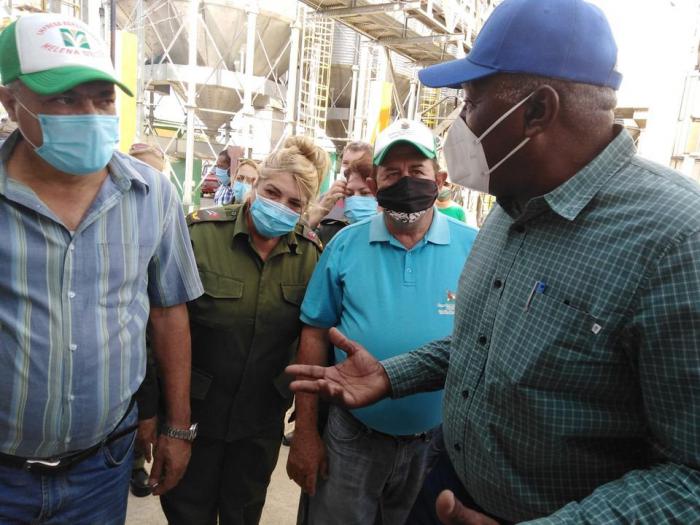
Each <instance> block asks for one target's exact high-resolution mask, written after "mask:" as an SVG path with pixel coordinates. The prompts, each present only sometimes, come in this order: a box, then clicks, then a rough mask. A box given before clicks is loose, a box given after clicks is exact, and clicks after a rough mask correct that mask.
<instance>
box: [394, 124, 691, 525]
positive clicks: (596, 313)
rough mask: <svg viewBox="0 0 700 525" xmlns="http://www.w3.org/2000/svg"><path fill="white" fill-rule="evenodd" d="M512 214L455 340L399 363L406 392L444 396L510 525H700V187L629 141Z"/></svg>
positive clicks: (485, 250)
mask: <svg viewBox="0 0 700 525" xmlns="http://www.w3.org/2000/svg"><path fill="white" fill-rule="evenodd" d="M500 204H501V205H499V206H497V207H496V208H495V209H494V210H493V211H492V212H491V214H490V215H489V217H488V219H487V221H486V223H485V224H484V227H483V228H482V230H481V232H480V233H479V236H478V237H477V240H476V243H475V244H474V248H473V249H472V251H471V254H470V257H469V260H468V261H467V264H466V266H465V268H464V272H463V273H462V277H461V278H460V283H459V289H458V291H457V305H456V312H455V328H454V332H453V335H452V338H451V340H450V339H447V340H444V341H441V342H435V343H432V344H429V345H428V346H426V347H424V348H423V349H421V350H418V351H415V352H412V353H410V354H407V355H405V356H400V357H397V358H394V359H393V360H392V361H391V362H386V363H385V368H386V369H387V373H388V374H389V377H390V379H391V384H392V388H393V394H394V395H406V394H409V393H412V392H415V391H416V390H420V389H423V388H426V387H433V388H439V387H441V386H442V385H443V384H444V386H445V401H444V404H443V415H444V428H445V444H446V446H447V449H448V451H449V455H450V459H451V460H452V463H453V465H454V466H455V469H456V471H457V473H458V474H459V477H460V478H461V480H462V482H463V483H464V485H465V487H466V489H467V490H468V491H469V493H470V494H471V496H472V497H473V498H474V500H475V501H476V502H477V503H478V504H479V505H481V506H482V507H483V508H485V509H486V510H487V511H489V512H491V513H493V514H495V515H497V516H500V517H502V518H505V519H508V520H511V521H517V522H521V521H524V520H528V519H536V518H541V519H537V520H536V523H537V524H538V525H545V524H546V525H554V524H557V525H558V524H569V523H571V524H584V523H590V524H602V523H606V524H608V523H610V524H613V523H615V524H622V523H639V524H650V525H651V524H658V523H700V507H699V506H698V494H700V187H698V185H697V184H695V183H694V182H693V181H691V180H690V179H688V178H686V177H683V176H681V175H680V174H678V173H675V172H673V171H672V170H670V169H668V168H664V167H662V166H659V165H656V164H653V163H651V162H648V161H646V160H644V159H642V158H640V157H638V156H636V155H635V150H634V144H633V143H632V139H631V138H630V137H629V135H628V134H627V133H626V132H625V131H621V132H619V133H618V135H617V137H616V138H615V139H614V140H613V141H612V142H611V143H610V144H609V145H608V147H607V148H605V150H603V151H602V152H601V153H600V154H599V155H598V156H597V157H596V158H595V159H594V160H593V161H592V162H591V163H589V164H588V165H587V166H586V167H585V168H583V169H582V170H581V171H580V172H578V173H577V174H576V175H575V176H574V177H572V178H571V179H569V180H568V181H566V182H565V183H564V184H562V185H561V186H559V187H558V188H556V189H554V190H553V191H551V192H550V193H548V194H546V195H543V196H541V197H537V198H534V199H532V200H530V202H528V203H527V205H526V206H525V207H524V209H523V211H522V213H517V212H516V211H515V210H513V209H512V208H510V207H509V206H508V203H500ZM445 374H446V382H445ZM545 516H546V517H545Z"/></svg>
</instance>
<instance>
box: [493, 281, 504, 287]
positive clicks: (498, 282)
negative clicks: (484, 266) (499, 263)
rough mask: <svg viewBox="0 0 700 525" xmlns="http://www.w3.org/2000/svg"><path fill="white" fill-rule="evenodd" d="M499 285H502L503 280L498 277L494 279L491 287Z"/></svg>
mask: <svg viewBox="0 0 700 525" xmlns="http://www.w3.org/2000/svg"><path fill="white" fill-rule="evenodd" d="M501 286H503V281H501V280H500V279H496V280H495V281H494V282H493V287H494V288H500V287H501Z"/></svg>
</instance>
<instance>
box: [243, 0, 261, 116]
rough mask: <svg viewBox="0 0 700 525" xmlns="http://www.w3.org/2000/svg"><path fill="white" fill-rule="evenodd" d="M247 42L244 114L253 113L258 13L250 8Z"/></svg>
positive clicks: (248, 12)
mask: <svg viewBox="0 0 700 525" xmlns="http://www.w3.org/2000/svg"><path fill="white" fill-rule="evenodd" d="M247 14H248V23H247V25H246V41H245V86H243V112H244V113H247V114H252V113H253V76H254V75H255V70H254V66H255V24H256V21H257V17H258V12H257V11H256V10H255V9H254V8H253V7H252V6H250V7H249V8H248V11H247Z"/></svg>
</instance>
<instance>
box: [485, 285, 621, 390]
mask: <svg viewBox="0 0 700 525" xmlns="http://www.w3.org/2000/svg"><path fill="white" fill-rule="evenodd" d="M520 315H521V316H522V317H521V319H520V320H519V322H516V323H512V322H511V323H510V328H509V327H508V326H507V323H501V333H502V334H503V339H502V340H501V341H500V344H499V341H498V337H496V340H494V345H495V348H494V351H495V355H496V360H497V361H498V362H499V364H500V366H499V368H501V370H502V371H503V372H504V373H505V374H506V376H508V378H509V380H510V381H511V382H512V383H515V384H519V385H521V386H528V387H536V388H538V389H547V390H555V391H556V390H561V389H562V388H565V389H566V390H567V391H570V390H572V389H574V390H578V389H579V388H581V389H588V388H590V387H591V385H592V384H594V383H596V382H597V381H598V379H599V378H600V374H599V371H600V370H601V369H602V368H604V367H603V365H605V366H607V365H609V361H610V360H611V359H612V356H611V355H610V354H609V352H607V351H606V350H605V349H606V347H607V345H605V344H601V343H602V339H603V338H605V337H607V333H606V331H605V329H604V326H605V323H604V322H603V321H602V320H600V319H596V318H594V317H593V316H592V315H590V314H589V313H587V312H586V311H584V310H582V309H579V308H576V307H574V306H571V304H568V301H564V300H561V299H559V298H557V297H551V296H548V295H545V294H535V295H534V296H533V298H532V301H531V302H530V304H529V306H528V307H527V309H526V310H525V311H523V312H522V313H521V314H520ZM496 334H498V327H496V330H495V331H494V335H496ZM499 348H501V349H503V350H505V351H499Z"/></svg>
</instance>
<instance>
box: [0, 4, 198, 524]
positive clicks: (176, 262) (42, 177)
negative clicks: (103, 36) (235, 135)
mask: <svg viewBox="0 0 700 525" xmlns="http://www.w3.org/2000/svg"><path fill="white" fill-rule="evenodd" d="M0 75H1V77H2V84H3V86H2V87H0V101H1V102H2V104H3V106H4V107H5V108H6V109H7V111H8V113H9V115H10V117H11V118H12V119H13V120H14V121H16V122H17V123H18V126H19V129H18V131H16V132H15V133H13V134H12V135H11V136H10V137H9V138H8V140H7V141H6V142H5V143H4V144H3V146H2V148H0V232H2V233H3V240H4V242H3V243H2V244H1V245H0V522H21V523H24V522H30V521H31V522H33V523H35V522H37V521H35V520H37V519H38V520H39V522H44V521H51V522H52V523H53V522H61V523H87V522H89V523H121V522H123V521H124V519H125V513H126V496H127V492H128V484H129V474H130V470H131V464H132V457H133V442H134V432H133V429H134V427H135V422H136V411H135V409H133V403H132V402H131V398H132V395H133V394H134V393H135V391H136V390H137V388H138V387H139V385H140V384H141V381H142V380H143V377H144V371H145V365H146V352H145V328H146V323H147V322H148V321H149V315H150V324H151V340H152V344H153V348H154V352H155V355H156V358H157V360H158V365H159V369H160V371H161V375H162V377H163V380H164V385H163V387H164V391H165V404H166V413H167V419H166V421H165V422H164V423H165V424H164V426H163V431H162V434H161V437H160V438H159V442H158V447H157V450H156V459H155V463H154V466H153V469H152V474H151V481H152V483H153V485H154V486H155V493H157V494H158V493H163V492H165V491H166V490H168V489H169V488H171V487H173V486H174V485H175V484H176V483H177V481H178V480H179V478H180V477H181V475H182V473H183V472H184V470H185V467H186V465H187V461H188V460H189V454H190V443H189V442H188V441H187V439H188V438H190V439H191V438H192V437H193V434H194V430H193V429H191V427H190V410H189V381H190V338H189V328H188V320H187V310H186V307H185V304H184V303H186V302H187V301H189V300H192V299H195V298H196V297H198V296H199V295H200V294H201V293H202V287H201V283H200V281H199V277H198V275H197V271H196V267H195V263H194V258H193V256H192V252H191V248H190V245H189V238H188V234H187V230H186V227H185V222H184V217H183V214H182V211H181V208H180V203H179V201H178V198H177V195H176V193H175V191H174V189H173V187H172V185H171V184H170V183H169V182H168V181H167V179H166V178H165V177H164V176H163V175H162V174H160V173H158V172H156V171H155V170H153V169H151V168H150V167H148V166H146V165H144V164H142V163H139V162H137V161H135V160H133V159H131V158H130V157H128V156H127V155H123V154H121V153H117V152H115V151H114V149H115V147H116V144H117V140H118V138H117V137H118V119H117V117H116V116H115V85H118V86H119V87H120V88H121V89H122V90H123V91H124V92H126V93H127V94H129V95H130V92H129V90H128V88H127V87H126V86H124V85H123V84H121V83H120V82H119V81H118V80H117V79H116V78H115V74H114V71H113V70H112V67H111V63H110V61H109V55H108V53H107V52H106V47H105V45H104V44H103V42H102V41H101V40H100V39H99V38H97V37H95V36H94V35H93V34H92V33H91V31H90V30H89V28H88V27H87V26H85V25H84V24H83V23H82V22H80V21H78V20H75V19H72V18H69V17H65V16H61V15H54V14H35V15H27V16H23V17H21V18H20V19H18V20H17V21H16V22H14V23H13V24H11V25H10V26H8V28H7V29H5V31H3V33H2V34H0ZM37 517H38V518H37Z"/></svg>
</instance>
